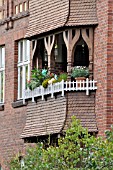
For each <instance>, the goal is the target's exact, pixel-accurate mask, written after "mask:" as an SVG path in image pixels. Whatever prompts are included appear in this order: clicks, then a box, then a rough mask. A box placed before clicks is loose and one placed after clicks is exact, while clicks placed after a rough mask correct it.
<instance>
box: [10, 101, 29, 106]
mask: <svg viewBox="0 0 113 170" xmlns="http://www.w3.org/2000/svg"><path fill="white" fill-rule="evenodd" d="M27 104H28V102H25V104H23V100H17V101H15V102H13V103H12V104H11V105H12V107H13V108H17V107H23V106H26V105H27Z"/></svg>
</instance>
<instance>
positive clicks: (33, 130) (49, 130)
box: [21, 92, 97, 138]
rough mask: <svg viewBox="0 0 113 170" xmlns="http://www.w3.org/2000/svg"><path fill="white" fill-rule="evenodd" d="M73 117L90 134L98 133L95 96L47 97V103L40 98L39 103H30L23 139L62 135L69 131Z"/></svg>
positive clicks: (68, 95)
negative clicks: (63, 132)
mask: <svg viewBox="0 0 113 170" xmlns="http://www.w3.org/2000/svg"><path fill="white" fill-rule="evenodd" d="M73 115H74V116H76V117H77V119H79V120H80V121H81V124H82V126H83V127H86V128H88V131H89V132H97V124H96V115H95V94H94V93H91V94H90V96H86V94H85V92H77V93H75V92H67V93H66V95H65V97H61V96H60V95H58V96H57V97H56V98H54V99H51V98H50V97H47V100H46V101H42V100H41V99H40V98H39V99H38V100H37V103H32V102H30V101H29V103H28V106H27V119H26V125H25V128H24V131H23V133H22V135H21V137H22V138H28V137H36V136H43V135H49V134H56V133H61V132H62V131H65V130H66V129H67V127H68V124H69V123H70V121H71V116H73Z"/></svg>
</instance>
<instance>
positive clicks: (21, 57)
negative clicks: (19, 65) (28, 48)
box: [19, 41, 23, 62]
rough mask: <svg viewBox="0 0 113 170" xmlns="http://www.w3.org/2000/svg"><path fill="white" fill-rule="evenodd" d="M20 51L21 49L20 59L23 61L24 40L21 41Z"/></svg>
mask: <svg viewBox="0 0 113 170" xmlns="http://www.w3.org/2000/svg"><path fill="white" fill-rule="evenodd" d="M19 51H20V54H19V55H20V56H19V58H20V61H19V62H22V61H23V41H20V48H19Z"/></svg>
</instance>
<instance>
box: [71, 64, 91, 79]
mask: <svg viewBox="0 0 113 170" xmlns="http://www.w3.org/2000/svg"><path fill="white" fill-rule="evenodd" d="M71 76H72V77H73V78H76V77H88V76H89V69H88V68H87V67H84V66H76V67H74V68H73V69H72V74H71Z"/></svg>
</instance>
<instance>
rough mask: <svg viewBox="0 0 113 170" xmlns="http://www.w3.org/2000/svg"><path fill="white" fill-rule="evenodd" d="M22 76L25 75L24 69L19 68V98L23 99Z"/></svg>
mask: <svg viewBox="0 0 113 170" xmlns="http://www.w3.org/2000/svg"><path fill="white" fill-rule="evenodd" d="M22 74H23V69H22V67H19V75H18V76H19V90H18V91H19V98H22Z"/></svg>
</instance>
